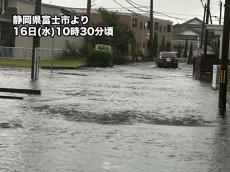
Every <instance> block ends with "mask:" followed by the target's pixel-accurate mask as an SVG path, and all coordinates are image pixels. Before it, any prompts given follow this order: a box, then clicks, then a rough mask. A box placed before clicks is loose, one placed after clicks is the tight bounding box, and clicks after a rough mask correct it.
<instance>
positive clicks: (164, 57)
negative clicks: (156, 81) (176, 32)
mask: <svg viewBox="0 0 230 172" xmlns="http://www.w3.org/2000/svg"><path fill="white" fill-rule="evenodd" d="M156 64H157V66H158V67H173V68H178V58H177V54H176V53H175V52H168V51H165V52H160V56H159V57H158V58H157V59H156Z"/></svg>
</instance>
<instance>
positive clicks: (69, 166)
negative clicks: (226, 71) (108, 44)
mask: <svg viewBox="0 0 230 172" xmlns="http://www.w3.org/2000/svg"><path fill="white" fill-rule="evenodd" d="M48 72H49V71H42V72H41V76H40V80H39V82H38V83H31V82H30V80H29V70H24V69H20V70H17V69H14V70H12V69H5V70H0V79H1V81H2V82H1V87H20V88H35V89H41V90H42V95H41V96H31V95H29V96H26V95H25V99H24V101H14V100H4V101H3V100H2V101H1V103H0V138H1V139H0V171H1V172H8V171H18V172H24V171H39V172H40V171H44V172H46V171H47V172H57V171H60V172H62V171H68V172H69V171H73V172H76V171H79V172H81V171H83V172H85V171H92V172H101V171H119V172H140V171H145V172H152V171H158V172H161V171H170V172H173V171H175V172H178V171H184V169H186V171H189V172H190V171H191V172H193V171H202V172H205V171H207V172H209V171H229V170H230V165H229V163H228V162H230V156H229V155H230V152H229V149H228V148H229V146H230V142H229V141H230V137H229V136H230V131H229V126H230V123H229V118H228V116H229V110H228V111H227V112H226V115H225V116H223V117H222V118H221V117H220V116H219V115H218V108H217V105H218V104H217V103H218V102H217V101H218V100H217V99H218V92H215V91H212V90H211V89H210V86H209V85H207V84H203V83H202V84H201V83H200V82H198V81H196V80H193V78H192V77H187V76H189V75H190V74H191V72H192V69H191V67H189V66H185V65H183V66H182V67H181V69H178V70H174V69H172V70H171V69H158V68H154V67H153V65H152V64H151V63H146V64H139V65H128V66H115V67H114V68H106V69H100V68H90V69H87V68H86V69H82V70H78V71H61V72H57V73H54V74H49V73H48Z"/></svg>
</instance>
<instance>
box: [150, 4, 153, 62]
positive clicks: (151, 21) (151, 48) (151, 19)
mask: <svg viewBox="0 0 230 172" xmlns="http://www.w3.org/2000/svg"><path fill="white" fill-rule="evenodd" d="M149 29H150V46H149V58H150V59H151V60H152V59H153V0H150V22H149Z"/></svg>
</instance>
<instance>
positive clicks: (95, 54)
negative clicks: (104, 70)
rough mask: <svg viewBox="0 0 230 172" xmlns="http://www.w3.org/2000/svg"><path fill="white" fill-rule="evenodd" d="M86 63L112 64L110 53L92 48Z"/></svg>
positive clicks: (95, 64) (96, 64) (102, 65)
mask: <svg viewBox="0 0 230 172" xmlns="http://www.w3.org/2000/svg"><path fill="white" fill-rule="evenodd" d="M88 64H89V65H90V66H92V67H107V66H112V55H111V53H108V52H104V51H98V50H92V51H91V52H90V53H89V56H88Z"/></svg>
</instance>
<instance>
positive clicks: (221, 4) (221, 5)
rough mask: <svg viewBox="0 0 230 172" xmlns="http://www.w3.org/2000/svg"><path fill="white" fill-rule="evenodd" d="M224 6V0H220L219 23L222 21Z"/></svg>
mask: <svg viewBox="0 0 230 172" xmlns="http://www.w3.org/2000/svg"><path fill="white" fill-rule="evenodd" d="M222 7H223V2H222V1H220V19H219V25H221V22H222Z"/></svg>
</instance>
